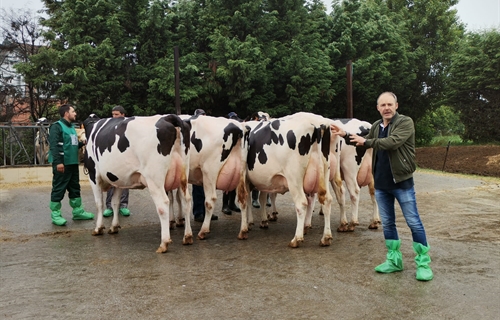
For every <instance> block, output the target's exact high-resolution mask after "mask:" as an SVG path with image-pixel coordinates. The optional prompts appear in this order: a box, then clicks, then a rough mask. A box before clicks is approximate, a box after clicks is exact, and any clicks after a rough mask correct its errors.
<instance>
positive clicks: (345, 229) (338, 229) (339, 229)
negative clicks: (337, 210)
mask: <svg viewBox="0 0 500 320" xmlns="http://www.w3.org/2000/svg"><path fill="white" fill-rule="evenodd" d="M347 231H348V226H347V224H341V225H340V226H339V227H338V228H337V232H347Z"/></svg>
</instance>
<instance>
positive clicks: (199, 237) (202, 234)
mask: <svg viewBox="0 0 500 320" xmlns="http://www.w3.org/2000/svg"><path fill="white" fill-rule="evenodd" d="M205 236H206V234H205V232H200V233H198V236H197V237H196V238H197V239H198V240H205V238H206V237H205Z"/></svg>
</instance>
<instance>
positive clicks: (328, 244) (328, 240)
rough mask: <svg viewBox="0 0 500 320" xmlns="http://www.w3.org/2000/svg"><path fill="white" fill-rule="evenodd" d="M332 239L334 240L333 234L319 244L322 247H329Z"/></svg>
mask: <svg viewBox="0 0 500 320" xmlns="http://www.w3.org/2000/svg"><path fill="white" fill-rule="evenodd" d="M332 240H333V238H332V237H331V236H327V237H324V238H323V239H321V241H320V242H319V246H320V247H328V246H330V245H331V244H332Z"/></svg>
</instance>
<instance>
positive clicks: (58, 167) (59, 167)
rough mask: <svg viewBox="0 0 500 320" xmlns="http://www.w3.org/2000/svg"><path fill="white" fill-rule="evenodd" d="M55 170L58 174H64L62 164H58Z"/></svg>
mask: <svg viewBox="0 0 500 320" xmlns="http://www.w3.org/2000/svg"><path fill="white" fill-rule="evenodd" d="M56 169H57V171H58V172H61V173H64V163H59V164H58V165H57V167H56Z"/></svg>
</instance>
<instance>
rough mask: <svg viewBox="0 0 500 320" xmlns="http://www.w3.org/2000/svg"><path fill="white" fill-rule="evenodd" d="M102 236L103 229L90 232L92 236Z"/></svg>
mask: <svg viewBox="0 0 500 320" xmlns="http://www.w3.org/2000/svg"><path fill="white" fill-rule="evenodd" d="M103 234H104V227H99V228H97V229H96V230H94V231H92V235H93V236H102V235H103Z"/></svg>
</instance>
